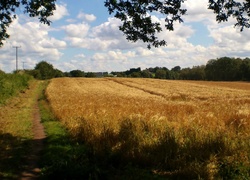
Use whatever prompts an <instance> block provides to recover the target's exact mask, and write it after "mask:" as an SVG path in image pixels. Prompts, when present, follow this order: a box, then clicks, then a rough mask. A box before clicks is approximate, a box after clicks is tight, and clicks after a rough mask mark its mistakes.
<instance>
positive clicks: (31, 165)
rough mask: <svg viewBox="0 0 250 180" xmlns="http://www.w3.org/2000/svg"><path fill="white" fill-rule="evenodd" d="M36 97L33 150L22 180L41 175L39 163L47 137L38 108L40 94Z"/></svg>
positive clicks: (22, 174) (26, 163)
mask: <svg viewBox="0 0 250 180" xmlns="http://www.w3.org/2000/svg"><path fill="white" fill-rule="evenodd" d="M35 97H36V103H35V104H34V107H31V108H33V122H32V124H33V125H32V131H33V134H34V138H33V140H32V142H31V149H30V152H29V154H28V155H27V158H26V162H24V163H25V166H24V167H25V168H24V171H23V172H22V173H21V177H20V179H21V180H31V179H37V178H38V176H39V173H40V171H41V170H40V168H39V166H38V162H39V159H40V152H41V150H42V149H43V144H44V139H45V137H46V135H45V132H44V127H43V125H42V123H41V117H40V111H39V107H38V94H37V95H36V96H35Z"/></svg>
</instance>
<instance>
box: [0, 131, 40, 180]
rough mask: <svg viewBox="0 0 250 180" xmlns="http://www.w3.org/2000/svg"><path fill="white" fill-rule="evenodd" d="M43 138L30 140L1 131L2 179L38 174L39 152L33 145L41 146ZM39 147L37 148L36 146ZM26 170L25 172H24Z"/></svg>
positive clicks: (0, 164) (0, 156) (0, 166)
mask: <svg viewBox="0 0 250 180" xmlns="http://www.w3.org/2000/svg"><path fill="white" fill-rule="evenodd" d="M42 141H43V139H38V140H30V139H22V138H20V137H14V136H13V135H11V134H8V133H7V134H6V133H1V132H0V162H1V163H0V179H18V178H20V177H30V176H31V175H33V176H34V175H37V176H38V174H39V172H36V171H35V168H37V167H38V166H37V162H38V159H39V158H38V156H39V154H38V153H39V152H36V150H34V148H32V147H33V146H39V145H40V144H41V143H42ZM36 149H37V148H36ZM24 171H25V174H22V172H24Z"/></svg>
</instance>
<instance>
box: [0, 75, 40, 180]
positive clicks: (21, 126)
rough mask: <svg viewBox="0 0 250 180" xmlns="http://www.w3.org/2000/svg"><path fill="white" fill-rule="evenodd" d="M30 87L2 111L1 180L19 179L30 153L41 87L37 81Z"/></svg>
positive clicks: (18, 94) (3, 106) (0, 114)
mask: <svg viewBox="0 0 250 180" xmlns="http://www.w3.org/2000/svg"><path fill="white" fill-rule="evenodd" d="M14 79H15V78H14ZM11 83H12V84H14V82H11ZM29 86H30V89H29V90H25V91H24V92H23V93H17V94H16V96H14V95H12V96H11V97H9V98H8V101H6V102H5V104H2V105H1V107H0V179H16V178H18V176H19V173H20V171H22V168H23V165H24V163H23V162H24V160H25V159H26V158H27V154H28V152H29V150H30V145H31V143H32V138H33V137H32V114H33V105H34V102H35V100H36V98H35V97H36V96H35V93H36V92H35V91H34V90H35V89H36V87H37V84H36V82H35V81H33V82H32V83H31V84H29Z"/></svg>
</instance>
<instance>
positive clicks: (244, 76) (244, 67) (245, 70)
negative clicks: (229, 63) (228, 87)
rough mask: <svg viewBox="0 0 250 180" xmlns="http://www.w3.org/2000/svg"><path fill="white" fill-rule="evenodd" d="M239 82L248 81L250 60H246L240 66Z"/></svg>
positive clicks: (249, 79)
mask: <svg viewBox="0 0 250 180" xmlns="http://www.w3.org/2000/svg"><path fill="white" fill-rule="evenodd" d="M240 74H241V80H247V81H250V59H249V58H246V59H244V60H243V61H242V63H241V65H240Z"/></svg>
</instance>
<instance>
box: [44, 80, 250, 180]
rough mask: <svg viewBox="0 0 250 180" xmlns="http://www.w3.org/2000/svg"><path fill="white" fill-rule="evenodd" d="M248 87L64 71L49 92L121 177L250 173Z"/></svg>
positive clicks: (81, 138)
mask: <svg viewBox="0 0 250 180" xmlns="http://www.w3.org/2000/svg"><path fill="white" fill-rule="evenodd" d="M241 87H242V86H241ZM246 87H249V89H250V85H249V84H247V83H246V84H245V85H244V88H237V86H233V87H232V86H230V87H229V86H224V85H221V86H218V85H217V84H211V83H208V84H206V83H200V84H199V83H193V82H187V81H162V80H149V79H146V80H145V79H67V78H65V79H54V80H52V82H51V83H50V84H49V86H48V88H47V91H46V94H47V98H48V100H49V102H50V104H51V106H52V109H53V112H54V114H55V115H56V116H57V118H58V119H60V121H61V122H62V123H63V125H64V126H65V127H66V128H67V129H68V131H69V133H70V134H71V136H72V137H73V138H74V139H75V140H77V141H78V142H79V143H84V144H85V145H87V146H88V147H90V149H91V152H92V156H93V158H95V159H98V160H99V162H100V163H99V165H100V167H101V168H102V170H103V171H109V172H110V171H112V173H111V174H112V176H114V177H117V176H119V177H121V176H122V177H124V178H125V177H126V178H131V177H133V178H135V177H144V175H145V176H147V175H148V174H147V173H146V172H150V173H152V174H153V175H156V176H157V177H167V178H186V179H199V178H202V179H218V178H223V179H244V178H245V179H248V178H250V164H249V163H250V161H249V158H250V143H249V138H250V129H249V128H248V127H249V125H250V122H249V121H250V91H249V89H248V88H246ZM100 167H99V168H100ZM130 167H133V169H134V171H138V172H134V171H132V170H131V168H130ZM135 167H136V168H135ZM101 168H100V169H101ZM144 170H145V171H144ZM140 172H143V173H142V174H143V176H142V174H141V173H140ZM109 175H110V174H109ZM130 176H131V177H130ZM150 178H152V176H150Z"/></svg>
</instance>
